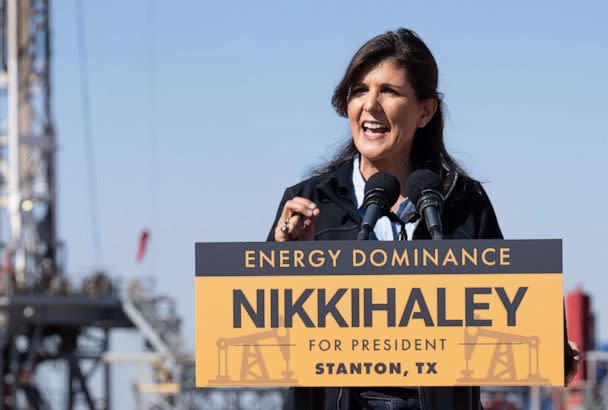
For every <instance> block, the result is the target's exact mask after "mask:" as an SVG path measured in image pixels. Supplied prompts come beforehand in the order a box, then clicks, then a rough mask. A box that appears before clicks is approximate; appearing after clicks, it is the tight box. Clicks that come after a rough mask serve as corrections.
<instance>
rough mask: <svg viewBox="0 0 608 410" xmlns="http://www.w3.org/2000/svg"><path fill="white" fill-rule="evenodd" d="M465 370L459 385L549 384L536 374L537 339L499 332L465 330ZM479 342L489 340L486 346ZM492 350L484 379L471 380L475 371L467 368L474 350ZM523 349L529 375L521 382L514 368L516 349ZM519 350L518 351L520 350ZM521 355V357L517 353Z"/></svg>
mask: <svg viewBox="0 0 608 410" xmlns="http://www.w3.org/2000/svg"><path fill="white" fill-rule="evenodd" d="M464 334H465V338H464V340H465V343H464V354H465V363H466V364H465V369H464V370H462V377H461V378H459V379H458V381H459V382H464V383H477V382H481V381H483V382H501V383H504V382H512V383H514V384H518V383H526V382H535V383H538V382H547V383H548V382H549V379H545V378H543V377H542V376H541V375H540V373H539V367H540V363H539V344H540V341H539V339H538V337H536V336H521V335H515V334H511V333H506V332H498V331H495V330H488V329H485V328H481V327H465V329H464ZM480 339H482V340H489V342H486V343H480ZM482 345H483V346H489V347H492V346H493V347H494V352H493V353H492V359H491V360H490V364H489V366H488V369H487V372H486V374H485V376H477V377H474V376H473V373H474V371H473V370H471V369H470V368H469V366H470V361H471V359H472V357H473V353H474V352H475V350H476V349H478V348H482V347H479V346H482ZM521 345H524V346H525V347H527V355H528V374H527V375H526V377H524V378H518V377H517V371H516V366H515V353H516V352H515V349H516V348H518V347H520V346H521ZM520 350H521V349H520ZM520 354H521V353H520Z"/></svg>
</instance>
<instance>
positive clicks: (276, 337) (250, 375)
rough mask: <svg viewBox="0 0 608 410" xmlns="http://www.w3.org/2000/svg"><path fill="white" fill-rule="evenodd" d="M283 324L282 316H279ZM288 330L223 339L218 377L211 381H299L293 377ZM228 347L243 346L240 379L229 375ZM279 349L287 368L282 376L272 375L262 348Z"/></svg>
mask: <svg viewBox="0 0 608 410" xmlns="http://www.w3.org/2000/svg"><path fill="white" fill-rule="evenodd" d="M279 320H280V323H283V319H282V318H280V319H279ZM290 341H291V339H290V335H289V329H287V328H285V327H279V328H276V329H272V330H269V331H265V332H259V333H252V334H248V335H243V336H237V337H231V338H220V339H218V340H217V378H216V379H214V380H210V382H211V383H213V384H218V385H225V386H226V385H231V384H239V385H243V384H247V383H251V384H256V385H260V384H269V385H271V384H273V383H277V382H280V383H290V384H294V383H296V382H297V380H295V379H294V378H293V372H292V371H291V370H290V369H289V360H290V359H291V348H292V347H293V345H292V344H291V343H290ZM229 348H242V351H241V366H240V374H239V378H238V380H236V379H232V378H231V377H230V374H229V363H228V359H229V354H228V349H229ZM273 348H274V349H276V348H278V349H279V351H280V353H281V356H282V357H283V360H284V363H285V368H284V369H283V370H282V371H281V377H280V378H271V375H270V372H269V371H268V367H267V366H266V361H265V360H264V354H263V351H264V350H265V349H273Z"/></svg>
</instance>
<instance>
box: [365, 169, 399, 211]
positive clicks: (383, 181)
mask: <svg viewBox="0 0 608 410" xmlns="http://www.w3.org/2000/svg"><path fill="white" fill-rule="evenodd" d="M371 192H374V193H375V194H378V193H382V194H381V195H382V197H383V199H384V200H385V201H386V205H387V206H388V208H390V207H391V206H393V204H394V203H395V202H397V199H399V194H400V193H401V185H399V180H398V179H397V178H395V177H394V176H393V175H392V174H389V173H388V172H376V173H375V174H374V175H372V176H371V177H369V179H368V180H367V182H366V184H365V196H366V197H367V196H368V193H371ZM363 202H364V203H365V202H366V201H365V200H364V201H363Z"/></svg>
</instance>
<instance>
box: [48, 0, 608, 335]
mask: <svg viewBox="0 0 608 410" xmlns="http://www.w3.org/2000/svg"><path fill="white" fill-rule="evenodd" d="M543 3H544V4H543ZM83 7H84V15H85V29H86V36H87V55H88V59H87V63H88V68H89V79H90V82H89V86H90V97H91V100H90V102H91V114H92V121H91V125H92V127H93V139H94V142H93V145H94V147H95V156H96V163H95V169H96V174H97V178H98V188H99V189H98V196H99V209H100V224H101V226H102V230H101V234H102V235H101V236H102V242H103V246H102V253H103V265H104V268H105V269H107V270H108V272H109V273H110V274H111V275H113V276H120V277H123V278H125V279H128V278H133V277H136V276H148V277H153V278H154V279H155V281H156V283H157V289H158V290H159V291H161V292H166V293H168V294H171V295H173V296H175V297H176V298H177V300H178V307H179V311H180V312H181V314H182V315H183V318H184V320H185V334H186V339H187V345H188V346H190V347H192V346H193V344H194V336H193V335H194V332H193V320H194V319H193V286H192V285H193V276H194V253H193V249H194V242H196V241H256V240H263V239H264V238H265V237H266V234H267V232H268V230H269V228H270V224H271V223H272V219H273V216H274V213H275V211H276V207H277V205H278V201H279V199H280V197H281V195H282V192H283V190H284V189H285V187H286V186H288V185H292V184H294V183H296V182H298V181H300V180H301V179H302V176H303V175H304V173H305V171H306V170H307V169H308V168H309V167H310V166H311V165H315V164H319V163H320V162H322V161H323V159H324V158H327V157H329V156H330V155H331V153H332V152H333V151H334V150H335V148H336V146H337V145H338V144H339V143H340V142H341V141H343V140H344V139H345V138H347V137H348V128H347V122H346V120H345V119H343V118H340V117H338V116H337V115H336V114H335V113H334V112H333V110H332V108H331V105H330V98H331V94H332V91H333V88H334V87H335V85H336V84H337V82H338V81H339V79H340V77H341V75H342V74H343V72H344V70H345V68H346V65H347V63H348V61H349V59H350V57H351V56H352V54H353V53H354V52H355V51H356V50H357V49H358V48H359V47H360V46H361V44H363V42H365V41H366V40H367V39H369V38H371V37H372V36H374V35H376V34H379V33H381V32H384V31H387V30H391V29H395V28H397V27H399V26H403V27H408V28H412V29H414V30H415V31H417V32H418V34H419V35H420V36H421V37H422V38H423V39H424V40H425V41H426V42H427V44H428V45H429V47H430V49H431V50H432V51H433V53H434V55H435V57H436V59H437V61H438V64H439V68H440V90H441V91H442V92H443V93H444V94H445V103H446V105H447V108H448V113H449V116H448V120H447V127H446V142H447V145H448V148H449V150H450V152H451V153H452V154H454V156H455V157H456V158H458V159H459V160H460V161H461V162H462V163H463V164H464V165H465V167H466V168H467V169H468V170H469V171H470V172H471V173H472V175H473V176H475V177H476V178H478V179H480V180H482V181H485V182H486V184H485V187H486V190H487V191H488V193H489V195H490V198H491V199H492V201H493V204H494V207H495V209H496V213H497V215H498V218H499V221H500V224H501V227H502V229H503V232H504V234H505V237H506V238H511V239H518V238H563V240H564V283H565V289H566V290H568V289H572V288H573V287H575V286H576V285H577V284H581V285H582V286H583V287H584V288H585V289H586V290H587V291H589V292H590V293H591V294H592V295H593V296H594V299H593V307H594V309H595V311H596V313H597V317H598V328H599V334H600V335H601V338H602V339H603V340H606V339H608V327H607V326H606V325H605V323H606V321H607V320H608V299H607V298H605V297H603V295H605V294H606V293H608V281H606V280H603V278H604V276H605V274H606V273H607V272H606V267H605V266H604V264H603V262H602V257H603V255H605V248H606V239H605V237H604V236H605V232H606V231H607V228H608V223H607V222H606V219H605V217H604V215H603V214H604V212H603V208H604V205H605V203H606V202H607V201H608V194H607V193H606V189H605V187H606V182H605V166H606V159H605V155H606V153H607V148H608V138H607V134H608V132H607V131H606V129H605V124H604V123H605V118H606V114H607V113H608V110H607V105H608V104H607V103H606V95H607V94H608V80H607V79H606V73H607V72H608V52H607V51H608V29H607V28H606V27H607V26H606V17H607V16H608V3H606V2H603V1H599V0H598V1H582V2H577V3H572V2H556V1H552V2H535V3H534V4H533V3H532V2H524V1H512V2H501V3H500V4H496V2H483V3H482V2H475V3H474V2H444V3H443V4H440V3H437V2H433V3H428V2H426V3H425V2H412V1H376V2H369V1H367V2H361V1H348V2H346V1H336V2H329V4H328V3H327V2H321V1H309V2H298V3H296V2H200V1H180V2H160V1H155V2H146V1H142V0H133V1H129V2H124V1H117V0H112V1H105V2H86V3H85V2H83ZM52 24H53V52H54V57H53V63H54V66H53V89H54V95H53V102H54V113H55V122H56V128H57V137H58V144H59V149H58V155H57V159H58V171H59V172H58V181H57V183H58V204H59V208H60V209H59V233H60V236H61V238H62V239H63V240H64V241H65V243H66V246H67V255H68V272H69V274H70V275H72V276H73V277H74V278H80V277H82V276H84V275H86V274H88V273H90V272H91V271H92V270H93V269H95V268H96V266H95V257H94V249H93V245H92V239H91V238H92V229H91V219H90V198H89V197H88V188H87V168H86V167H87V161H86V159H85V158H86V156H85V149H84V138H83V132H82V130H83V122H82V105H81V104H82V102H81V98H80V77H79V60H78V48H77V30H76V9H75V7H74V2H59V1H58V2H55V3H54V4H53V16H52ZM593 214H596V215H598V216H597V217H595V218H589V217H586V216H585V215H593ZM593 221H595V222H593ZM143 228H148V229H150V230H151V233H152V234H151V247H150V253H149V254H148V257H147V259H146V260H145V261H144V263H143V264H140V265H138V264H136V263H135V250H136V244H137V236H138V233H139V232H140V230H141V229H143Z"/></svg>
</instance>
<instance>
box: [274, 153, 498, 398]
mask: <svg viewBox="0 0 608 410" xmlns="http://www.w3.org/2000/svg"><path fill="white" fill-rule="evenodd" d="M352 171H353V163H352V161H349V162H347V163H345V164H343V165H342V166H340V167H339V168H338V169H336V170H335V171H334V172H332V173H329V174H326V175H321V176H317V177H313V178H310V179H308V180H306V181H303V182H301V183H299V184H297V185H294V186H292V187H290V188H287V189H286V190H285V194H284V195H283V199H282V200H281V203H280V204H279V209H278V211H277V215H276V217H275V221H274V224H273V225H272V227H271V229H270V234H269V235H268V240H269V241H273V240H274V228H275V227H276V226H277V223H279V221H278V219H279V217H280V215H281V212H282V209H283V206H284V205H285V202H286V201H288V200H289V199H292V198H293V197H296V196H300V197H304V198H308V199H310V200H311V201H313V202H314V203H316V204H317V206H318V207H319V210H320V215H319V217H318V218H317V219H316V221H315V240H355V239H357V233H358V231H359V225H360V224H361V216H360V215H359V211H358V210H357V208H356V205H355V203H354V201H353V198H354V187H353V183H352ZM444 191H445V192H444V194H445V197H446V198H445V203H444V208H443V214H442V222H443V233H444V238H445V239H502V233H501V232H500V227H499V226H498V222H497V220H496V215H495V214H494V210H493V208H492V204H491V203H490V200H489V199H488V197H487V195H486V194H485V192H484V190H483V188H482V187H481V185H480V184H479V183H478V182H476V181H473V180H471V179H469V178H465V177H463V176H461V175H459V174H456V173H450V174H447V175H446V177H445V178H444ZM430 238H431V236H430V234H429V232H428V229H426V225H425V224H424V223H420V224H419V225H418V227H417V228H416V231H415V232H414V238H413V239H430ZM374 389H375V390H382V388H374ZM354 390H355V389H349V388H342V394H340V399H338V394H339V391H340V389H339V388H292V389H290V390H289V394H288V397H287V400H286V404H285V407H284V408H285V409H288V410H292V409H294V410H309V409H315V410H317V409H318V410H323V409H325V410H335V409H336V408H337V402H338V400H340V407H339V408H340V410H353V409H356V408H358V406H356V405H354V404H353V402H352V400H350V399H351V392H352V391H354ZM419 392H420V401H421V407H422V408H423V410H444V409H456V410H473V409H475V410H477V409H479V408H481V405H480V400H479V388H478V387H421V388H420V389H419ZM353 394H354V393H353Z"/></svg>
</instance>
